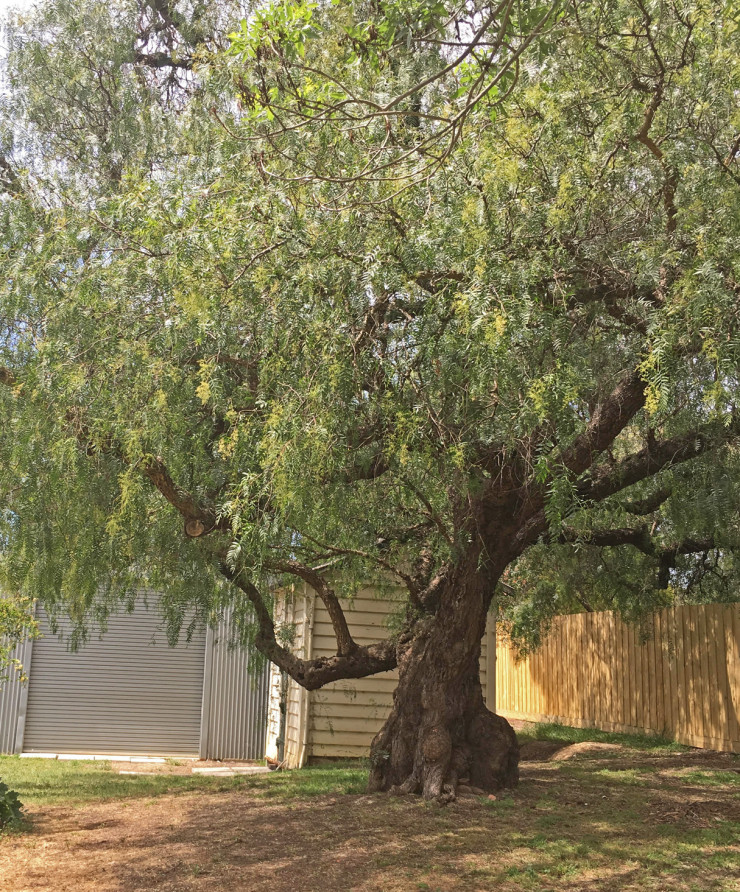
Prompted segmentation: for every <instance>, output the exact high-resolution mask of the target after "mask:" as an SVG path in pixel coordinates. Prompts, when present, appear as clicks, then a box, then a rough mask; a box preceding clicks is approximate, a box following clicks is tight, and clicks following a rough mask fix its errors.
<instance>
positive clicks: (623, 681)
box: [496, 604, 740, 752]
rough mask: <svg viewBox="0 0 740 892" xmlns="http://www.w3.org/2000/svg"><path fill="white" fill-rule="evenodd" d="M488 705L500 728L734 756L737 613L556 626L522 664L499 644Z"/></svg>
mask: <svg viewBox="0 0 740 892" xmlns="http://www.w3.org/2000/svg"><path fill="white" fill-rule="evenodd" d="M496 703H497V710H498V712H499V713H501V715H504V716H507V717H509V718H519V719H527V720H530V721H537V722H559V723H561V724H566V725H570V726H574V727H580V728H584V727H589V728H601V729H602V730H605V731H621V732H647V733H655V734H663V735H665V736H667V737H671V738H674V739H675V740H677V741H679V742H680V743H685V744H688V745H689V746H697V747H703V748H706V749H714V750H729V751H733V752H740V605H737V604H732V605H728V604H703V605H691V606H682V607H671V608H668V609H666V610H662V611H660V612H659V613H656V614H654V615H653V616H652V617H651V618H650V620H649V621H648V623H647V627H646V628H643V629H640V628H638V627H636V626H633V625H627V624H626V623H623V622H622V621H621V620H620V619H619V617H618V616H617V615H616V614H614V613H612V612H610V611H607V612H603V613H578V614H574V615H572V616H561V617H558V618H557V619H556V620H555V622H554V623H553V626H552V629H551V631H550V633H549V634H548V636H547V638H546V640H545V642H544V644H543V645H542V647H541V648H540V649H539V650H538V651H536V652H535V653H534V654H532V655H530V656H529V657H526V658H524V659H518V655H517V653H516V651H514V650H513V649H512V648H511V646H510V645H509V644H508V643H507V642H506V641H505V640H504V638H503V637H501V636H499V640H498V642H497V648H496Z"/></svg>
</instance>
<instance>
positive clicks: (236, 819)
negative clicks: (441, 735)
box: [0, 741, 740, 892]
mask: <svg viewBox="0 0 740 892" xmlns="http://www.w3.org/2000/svg"><path fill="white" fill-rule="evenodd" d="M534 743H538V744H539V743H540V742H538V741H534V742H533V744H532V746H533V745H534ZM542 743H545V742H544V741H543V742H542ZM548 745H549V746H550V748H551V747H552V745H551V744H548ZM576 746H580V747H581V748H580V750H578V751H576V752H573V753H572V754H571V757H570V758H568V759H562V758H561V759H555V760H553V759H552V756H553V752H549V753H546V752H544V751H543V752H537V751H536V750H531V751H530V753H527V752H526V748H525V759H528V760H527V761H524V762H523V763H522V766H521V775H522V780H521V784H520V786H519V788H518V789H517V790H516V791H514V792H513V794H511V795H508V794H503V795H502V796H499V797H498V798H497V800H496V801H494V802H491V801H488V800H483V799H481V798H475V797H471V798H465V799H461V800H459V801H458V802H456V803H453V804H452V805H450V806H448V807H447V808H438V807H437V806H434V805H429V804H425V803H423V802H421V801H419V800H418V799H415V798H402V799H394V798H389V797H387V796H384V795H377V796H367V795H340V796H314V797H311V798H301V797H300V795H299V796H296V797H295V798H292V799H289V800H287V801H285V800H281V801H276V799H275V798H274V796H273V795H272V794H271V792H270V788H269V786H267V785H262V786H260V782H252V783H251V784H250V785H244V786H237V787H235V788H233V789H230V790H228V791H221V792H215V791H210V790H208V791H198V792H195V793H193V792H188V793H182V794H173V793H165V794H163V795H160V796H157V797H156V798H151V799H129V800H114V801H107V802H102V803H97V804H92V805H90V804H88V805H84V806H81V807H79V808H70V807H63V806H46V807H43V808H38V809H36V810H35V811H33V812H32V814H31V821H32V823H31V827H30V829H27V830H26V832H25V833H22V834H16V833H14V834H9V835H6V836H5V837H2V838H0V889H1V890H2V892H153V890H157V892H186V890H187V892H190V890H193V892H205V890H209V892H213V890H216V892H236V890H239V892H252V890H254V892H257V890H259V892H409V890H412V892H413V890H429V892H450V890H469V892H489V890H491V892H492V890H497V892H515V890H537V892H556V890H557V892H560V890H577V892H591V890H593V892H596V890H599V892H622V890H643V889H644V890H648V889H649V890H653V892H679V890H681V892H704V890H718V892H740V785H739V784H738V783H737V782H736V778H740V761H739V760H738V759H737V758H736V757H732V756H723V755H719V754H712V753H705V752H701V751H692V752H690V753H678V754H675V753H667V754H660V755H653V754H647V753H641V752H635V751H630V750H626V749H622V748H619V747H617V748H616V749H615V748H613V747H609V748H608V749H607V750H604V749H603V748H601V749H600V748H598V747H597V748H596V749H594V748H593V746H592V748H591V749H589V748H588V747H585V746H582V745H576ZM560 749H561V750H562V749H563V748H562V747H560ZM532 756H534V757H535V759H536V760H534V761H532V760H531V757H532Z"/></svg>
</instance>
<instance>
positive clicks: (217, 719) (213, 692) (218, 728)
mask: <svg viewBox="0 0 740 892" xmlns="http://www.w3.org/2000/svg"><path fill="white" fill-rule="evenodd" d="M232 616H233V610H227V611H225V612H224V614H223V616H222V617H221V620H220V621H219V623H218V625H217V626H216V628H215V629H213V630H209V633H208V641H207V645H206V671H205V681H204V693H203V717H202V728H201V745H200V757H201V759H262V758H263V756H264V754H265V733H266V731H267V699H268V692H269V669H268V666H267V665H265V664H264V663H263V664H262V665H260V664H259V663H258V661H257V659H256V657H255V656H254V655H253V654H250V653H249V651H248V650H246V649H244V648H241V647H239V646H238V645H237V644H236V642H235V640H234V628H233V624H232Z"/></svg>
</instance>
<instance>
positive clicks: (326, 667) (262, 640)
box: [220, 562, 397, 691]
mask: <svg viewBox="0 0 740 892" xmlns="http://www.w3.org/2000/svg"><path fill="white" fill-rule="evenodd" d="M220 570H221V573H222V574H223V575H224V576H225V578H226V579H228V580H229V582H231V583H232V584H233V585H235V586H236V587H237V588H238V589H239V590H240V591H242V592H243V593H244V594H245V595H246V596H247V598H248V599H249V602H250V604H251V605H252V606H253V608H254V611H255V616H256V618H257V625H258V631H257V635H256V637H255V645H256V647H257V649H258V650H259V651H260V652H261V653H262V654H264V655H265V656H266V657H267V658H268V659H269V660H271V661H272V662H273V663H274V664H275V665H276V666H277V667H278V668H279V669H282V670H284V671H285V672H287V673H288V675H289V676H290V677H291V678H292V679H293V680H294V681H296V682H297V683H298V684H299V685H301V686H302V687H304V688H306V690H309V691H314V690H317V689H318V688H320V687H323V685H325V684H329V683H330V682H332V681H339V680H340V679H345V678H365V677H366V676H368V675H375V674H377V673H378V672H387V671H388V670H390V669H395V668H396V665H397V658H396V645H395V642H394V641H392V640H386V641H378V642H377V643H375V644H368V645H364V646H359V645H356V646H355V648H354V649H353V650H352V652H351V653H348V654H337V655H336V656H332V657H317V658H315V659H311V660H302V659H301V658H300V657H297V656H296V655H295V654H293V653H291V652H290V651H289V650H288V649H287V648H286V647H283V645H281V644H280V643H279V641H278V640H277V637H276V634H275V623H274V622H273V619H272V616H271V615H270V612H269V610H268V609H267V607H266V605H265V602H264V599H263V598H262V596H261V594H260V592H259V590H258V589H257V587H256V586H255V585H254V584H253V583H252V582H251V581H250V580H248V579H247V578H246V577H245V575H244V574H243V573H239V572H236V571H234V570H232V569H231V568H230V567H229V566H228V565H227V564H226V563H225V562H222V563H221V565H220Z"/></svg>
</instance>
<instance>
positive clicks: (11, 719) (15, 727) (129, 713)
mask: <svg viewBox="0 0 740 892" xmlns="http://www.w3.org/2000/svg"><path fill="white" fill-rule="evenodd" d="M157 605H158V597H157V595H156V594H154V593H151V592H146V593H144V592H142V594H141V596H140V597H139V600H138V601H137V604H136V608H135V610H134V611H133V612H132V613H121V614H117V615H114V616H113V617H111V619H110V621H109V624H108V628H107V630H106V632H105V633H104V634H103V635H102V636H101V635H100V634H92V635H91V636H90V641H89V643H88V644H87V645H86V646H84V647H82V648H81V649H80V650H79V651H78V652H76V653H71V652H70V651H69V648H68V640H69V624H68V623H65V622H64V621H61V623H60V626H59V629H58V632H59V634H54V633H53V632H52V630H51V628H50V627H49V622H48V619H47V618H46V616H45V615H44V613H43V611H39V613H38V619H39V624H40V627H41V631H42V633H43V635H42V637H41V638H38V639H36V640H35V641H29V642H26V643H25V644H24V645H22V646H21V651H19V658H20V659H21V660H22V662H23V665H24V669H25V671H26V673H27V675H28V682H27V683H26V684H21V683H20V682H19V681H18V679H17V678H14V677H13V678H11V679H10V680H8V681H7V682H6V683H5V684H4V685H2V686H0V752H6V753H16V752H25V753H29V754H33V753H79V754H81V755H83V754H101V755H107V754H110V755H115V754H122V753H126V754H130V755H168V756H200V757H201V758H211V759H228V758H232V759H233V758H236V759H259V758H262V756H263V754H264V743H265V731H266V722H267V694H268V672H267V669H266V667H264V666H262V665H260V666H259V668H257V664H255V661H254V660H253V659H252V657H251V655H250V653H249V652H248V651H247V650H244V649H242V648H239V647H238V646H235V643H234V642H233V641H232V637H233V625H232V622H231V615H230V613H229V612H227V613H225V614H224V615H223V616H222V617H221V618H220V620H219V622H218V623H217V624H216V626H214V627H213V628H209V629H207V630H206V629H203V628H201V629H199V630H196V631H195V632H194V634H193V635H192V636H191V639H190V641H188V642H185V641H181V642H180V643H179V644H178V645H177V646H175V647H170V646H169V645H168V644H167V641H166V635H165V633H164V630H163V620H162V617H161V615H160V613H159V610H158V606H157Z"/></svg>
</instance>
